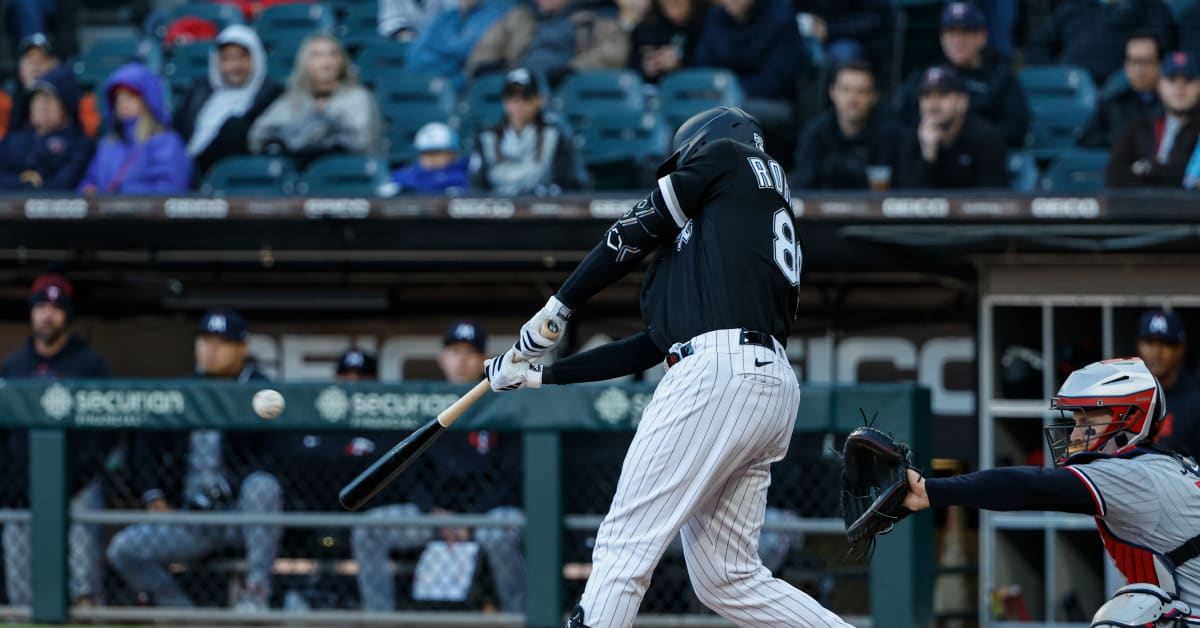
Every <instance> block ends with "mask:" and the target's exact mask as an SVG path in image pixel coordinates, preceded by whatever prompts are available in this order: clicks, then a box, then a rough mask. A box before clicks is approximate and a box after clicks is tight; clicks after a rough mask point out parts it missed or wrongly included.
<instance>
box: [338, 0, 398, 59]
mask: <svg viewBox="0 0 1200 628" xmlns="http://www.w3.org/2000/svg"><path fill="white" fill-rule="evenodd" d="M337 34H338V39H340V40H341V41H342V45H343V46H345V47H347V48H349V49H351V50H363V51H369V50H371V49H373V48H374V47H376V46H381V45H385V44H386V43H389V42H391V43H405V44H407V42H394V41H393V40H390V39H386V38H384V37H382V36H380V34H379V7H378V5H376V4H375V3H373V2H371V3H365V2H364V3H361V4H355V5H351V6H350V7H349V9H348V12H347V13H346V15H345V17H343V18H342V19H341V21H340V22H338V27H337Z"/></svg>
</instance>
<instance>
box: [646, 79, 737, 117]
mask: <svg viewBox="0 0 1200 628" xmlns="http://www.w3.org/2000/svg"><path fill="white" fill-rule="evenodd" d="M745 99H746V97H745V94H743V93H742V86H741V84H740V83H738V80H737V77H736V76H734V74H733V73H732V72H730V71H729V70H723V69H716V68H692V69H687V70H679V71H677V72H672V73H671V74H669V75H667V76H666V77H664V78H663V79H662V80H661V81H659V83H658V108H659V110H660V111H662V114H663V118H665V119H666V122H667V125H668V126H669V127H670V128H672V129H675V128H678V127H679V125H680V124H683V122H684V121H685V120H687V119H688V118H690V117H692V116H693V115H695V114H697V113H699V112H701V111H704V110H705V109H711V108H712V107H719V106H721V105H731V106H734V107H740V106H742V103H743V102H744V101H745Z"/></svg>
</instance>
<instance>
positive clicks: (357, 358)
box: [346, 351, 363, 369]
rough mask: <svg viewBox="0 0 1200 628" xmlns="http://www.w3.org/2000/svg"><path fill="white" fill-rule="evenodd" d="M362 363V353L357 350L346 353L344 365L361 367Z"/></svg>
mask: <svg viewBox="0 0 1200 628" xmlns="http://www.w3.org/2000/svg"><path fill="white" fill-rule="evenodd" d="M362 365H363V354H361V353H359V352H357V351H355V352H352V353H347V354H346V366H348V367H350V368H354V369H356V368H362Z"/></svg>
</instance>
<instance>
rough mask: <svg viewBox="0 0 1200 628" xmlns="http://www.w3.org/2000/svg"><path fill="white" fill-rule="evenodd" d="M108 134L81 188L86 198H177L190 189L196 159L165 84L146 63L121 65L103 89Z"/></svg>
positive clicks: (80, 185) (98, 149)
mask: <svg viewBox="0 0 1200 628" xmlns="http://www.w3.org/2000/svg"><path fill="white" fill-rule="evenodd" d="M102 93H103V94H104V97H105V98H106V99H107V103H108V108H107V109H106V110H105V118H106V119H105V122H106V126H107V128H108V129H110V131H109V133H108V135H106V136H105V137H104V138H103V139H102V140H101V141H100V146H99V147H98V148H97V149H96V155H95V157H93V158H92V163H91V165H90V166H89V167H88V170H87V174H85V175H84V177H83V181H82V182H81V183H80V184H79V191H80V192H83V193H85V194H95V193H99V194H178V193H183V192H187V191H188V187H189V186H190V183H191V179H192V159H191V157H189V156H188V154H187V146H186V145H185V144H184V143H183V139H182V138H180V137H179V134H178V133H176V132H175V131H173V130H172V129H171V115H170V114H169V113H168V112H167V107H166V102H164V98H163V86H162V82H161V81H160V79H159V78H158V75H157V74H155V73H154V72H153V71H151V70H150V68H148V67H146V66H145V65H142V64H141V63H129V64H126V65H123V66H121V67H120V68H118V69H117V71H116V72H113V74H112V76H110V77H109V78H108V81H106V82H105V84H104V89H103V90H102Z"/></svg>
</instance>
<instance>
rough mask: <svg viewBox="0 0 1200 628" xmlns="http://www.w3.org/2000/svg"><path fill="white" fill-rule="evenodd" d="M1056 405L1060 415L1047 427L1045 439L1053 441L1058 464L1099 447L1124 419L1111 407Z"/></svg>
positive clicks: (1100, 447) (1110, 436) (1053, 453)
mask: <svg viewBox="0 0 1200 628" xmlns="http://www.w3.org/2000/svg"><path fill="white" fill-rule="evenodd" d="M1051 407H1054V404H1051ZM1056 409H1057V410H1059V412H1060V415H1061V416H1060V418H1059V419H1058V420H1057V421H1055V422H1054V425H1051V426H1049V427H1047V428H1046V442H1047V444H1049V445H1050V454H1051V456H1052V457H1053V459H1054V462H1055V464H1057V465H1059V466H1061V465H1062V463H1063V462H1064V461H1065V460H1066V459H1067V458H1068V457H1070V456H1073V455H1075V454H1078V453H1082V452H1085V451H1100V450H1101V449H1102V448H1104V445H1105V444H1106V443H1108V441H1109V440H1111V439H1112V438H1113V437H1114V436H1115V435H1116V434H1117V432H1119V431H1120V429H1121V426H1122V425H1123V424H1124V423H1125V422H1124V421H1122V420H1121V419H1120V418H1119V417H1114V416H1113V411H1112V409H1110V408H1089V409H1087V410H1083V409H1080V408H1063V407H1057V408H1056Z"/></svg>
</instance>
